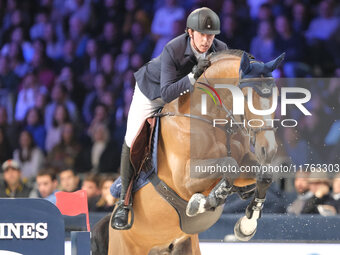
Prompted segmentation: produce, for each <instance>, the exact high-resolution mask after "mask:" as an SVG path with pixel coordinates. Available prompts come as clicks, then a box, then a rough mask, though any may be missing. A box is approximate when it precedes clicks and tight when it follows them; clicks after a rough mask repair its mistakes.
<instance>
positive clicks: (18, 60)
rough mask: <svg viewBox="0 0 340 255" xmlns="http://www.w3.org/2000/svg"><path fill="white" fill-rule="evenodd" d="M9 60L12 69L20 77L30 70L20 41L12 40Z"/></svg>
mask: <svg viewBox="0 0 340 255" xmlns="http://www.w3.org/2000/svg"><path fill="white" fill-rule="evenodd" d="M8 60H9V66H10V69H11V70H13V71H14V73H15V74H16V75H17V76H18V77H20V78H22V77H24V76H25V75H26V74H27V72H28V71H29V66H28V64H27V63H26V62H25V60H24V55H23V54H22V49H21V47H20V45H19V44H18V43H15V42H12V43H11V44H10V45H9V49H8Z"/></svg>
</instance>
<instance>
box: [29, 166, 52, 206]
mask: <svg viewBox="0 0 340 255" xmlns="http://www.w3.org/2000/svg"><path fill="white" fill-rule="evenodd" d="M36 184H37V189H35V190H33V191H32V192H31V194H30V197H31V198H44V199H46V200H48V201H50V202H51V203H53V204H55V203H56V200H57V199H56V196H55V193H56V192H57V191H58V190H57V187H58V180H57V177H56V174H55V171H54V169H52V168H46V169H42V170H40V171H39V172H38V174H37V177H36Z"/></svg>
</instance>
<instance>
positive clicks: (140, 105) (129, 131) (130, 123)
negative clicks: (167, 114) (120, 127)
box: [125, 83, 165, 148]
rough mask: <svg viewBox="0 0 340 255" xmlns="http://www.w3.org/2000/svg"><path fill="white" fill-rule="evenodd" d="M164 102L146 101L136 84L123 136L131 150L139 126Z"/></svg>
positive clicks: (159, 100) (157, 99)
mask: <svg viewBox="0 0 340 255" xmlns="http://www.w3.org/2000/svg"><path fill="white" fill-rule="evenodd" d="M164 104H165V102H164V101H163V100H162V99H161V98H156V99H155V100H150V99H148V98H147V97H146V96H145V95H144V94H143V93H142V92H141V91H140V89H139V87H138V84H137V83H136V86H135V92H134V93H133V97H132V102H131V105H130V110H129V114H128V119H127V127H126V134H125V142H126V144H127V146H129V147H130V148H131V144H132V141H133V139H134V138H135V136H136V135H137V133H138V131H139V129H140V127H141V125H142V124H143V123H144V120H146V119H147V118H148V117H150V116H151V115H152V114H153V113H155V111H157V110H158V109H159V108H160V107H163V106H164Z"/></svg>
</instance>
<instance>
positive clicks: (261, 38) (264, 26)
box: [250, 20, 275, 62]
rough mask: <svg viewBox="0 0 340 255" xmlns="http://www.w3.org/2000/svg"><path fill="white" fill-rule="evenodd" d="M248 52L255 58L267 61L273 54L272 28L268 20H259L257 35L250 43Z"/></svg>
mask: <svg viewBox="0 0 340 255" xmlns="http://www.w3.org/2000/svg"><path fill="white" fill-rule="evenodd" d="M250 53H251V54H253V55H254V57H255V58H256V59H257V60H261V61H263V62H268V61H271V59H273V58H274V57H275V56H274V30H273V25H272V23H271V22H270V21H269V20H265V21H261V22H260V23H259V26H258V30H257V36H256V37H254V38H253V40H252V41H251V44H250Z"/></svg>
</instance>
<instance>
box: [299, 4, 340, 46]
mask: <svg viewBox="0 0 340 255" xmlns="http://www.w3.org/2000/svg"><path fill="white" fill-rule="evenodd" d="M318 10H319V17H317V18H315V19H313V20H312V21H311V23H310V25H309V27H308V30H307V31H306V37H307V38H308V39H309V40H313V39H318V40H323V41H325V40H329V39H331V38H332V36H333V35H334V34H335V33H336V32H337V30H338V29H339V25H340V21H339V18H338V17H335V16H334V14H333V6H332V2H331V1H327V0H323V1H321V3H320V5H319V8H318Z"/></svg>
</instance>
